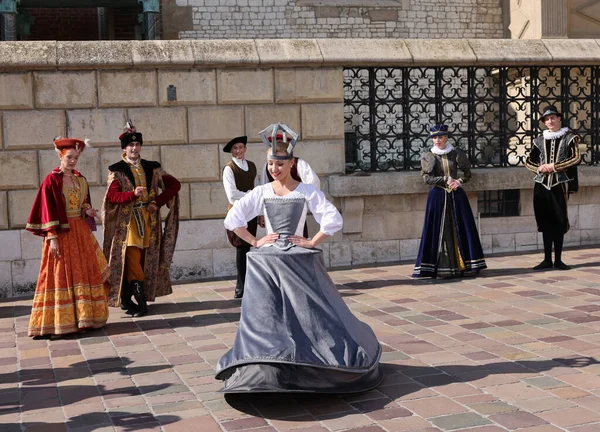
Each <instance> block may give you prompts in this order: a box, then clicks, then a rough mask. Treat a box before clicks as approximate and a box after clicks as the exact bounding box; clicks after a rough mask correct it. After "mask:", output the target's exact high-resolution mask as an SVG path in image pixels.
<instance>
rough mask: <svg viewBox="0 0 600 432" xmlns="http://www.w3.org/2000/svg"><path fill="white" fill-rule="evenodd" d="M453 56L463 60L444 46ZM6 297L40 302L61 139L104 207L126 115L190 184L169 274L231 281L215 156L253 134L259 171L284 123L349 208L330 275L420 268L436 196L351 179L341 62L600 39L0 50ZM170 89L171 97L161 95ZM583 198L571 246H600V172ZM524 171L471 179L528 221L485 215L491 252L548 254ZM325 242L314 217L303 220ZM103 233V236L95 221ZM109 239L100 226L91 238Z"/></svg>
mask: <svg viewBox="0 0 600 432" xmlns="http://www.w3.org/2000/svg"><path fill="white" fill-rule="evenodd" d="M450 48H453V50H450ZM0 58H1V59H2V63H0V130H1V133H0V166H1V167H2V169H1V170H0V245H2V247H1V248H0V297H5V296H16V295H21V294H25V293H30V292H31V291H32V289H33V287H34V285H35V281H36V278H37V274H38V271H39V264H40V254H41V239H40V238H38V237H35V236H33V235H31V234H30V233H29V232H26V231H24V230H23V227H24V225H25V223H26V220H27V216H28V213H29V210H30V208H31V204H32V201H33V197H34V195H35V193H36V190H37V188H38V186H39V184H40V182H41V180H42V179H43V178H44V176H45V175H46V174H47V173H48V172H49V171H50V170H51V169H52V168H53V167H54V166H57V165H58V159H57V156H56V154H55V152H54V151H53V149H52V144H51V141H52V138H53V137H54V136H56V135H63V136H64V135H68V136H77V137H83V136H87V137H89V138H91V140H92V143H93V146H94V147H93V148H91V149H89V150H86V153H84V154H83V156H82V158H81V160H80V164H79V168H80V170H81V171H82V172H83V173H84V175H86V177H87V178H88V180H89V182H90V185H91V192H92V201H93V204H94V205H95V207H99V206H100V203H101V201H102V198H103V195H104V191H105V183H106V176H107V166H108V165H109V164H110V163H112V162H114V161H117V160H118V159H119V157H120V147H119V145H118V140H117V137H118V135H119V134H120V132H121V128H122V127H123V124H124V122H125V120H126V119H127V118H131V119H132V120H133V122H134V123H135V124H136V125H137V126H138V128H139V130H140V131H142V132H143V133H144V142H145V144H144V148H143V155H144V157H145V158H147V159H154V160H158V161H160V162H161V163H162V165H163V166H164V167H165V169H166V170H167V171H169V172H171V173H173V174H174V175H175V176H176V177H177V178H179V179H180V180H181V181H182V183H183V187H182V191H181V199H182V205H181V219H182V221H181V227H180V234H179V239H178V243H177V251H176V254H175V258H174V263H173V267H172V276H173V279H174V280H176V281H177V280H193V279H201V278H212V277H221V276H229V275H232V274H233V273H234V271H235V270H234V249H233V248H232V247H230V246H229V245H228V243H227V241H226V238H225V234H224V229H223V222H222V218H223V216H224V214H225V209H226V206H227V200H226V197H225V194H224V192H223V188H222V184H221V180H220V179H221V170H222V167H223V166H224V164H225V163H226V162H227V160H228V158H227V155H226V154H225V153H223V152H222V151H221V149H222V146H223V144H224V143H226V142H227V141H228V140H229V139H230V138H231V137H233V136H237V135H241V134H247V135H248V136H249V139H250V142H249V153H248V157H249V159H250V160H253V161H255V162H257V163H258V165H259V166H260V165H261V163H262V161H264V151H265V149H264V147H263V146H262V144H260V143H259V138H258V134H257V132H258V131H259V130H260V129H261V128H263V127H265V126H266V125H268V124H270V123H272V122H276V121H282V122H286V123H287V124H289V125H290V126H291V127H292V128H294V129H295V130H297V131H298V132H300V134H301V142H300V144H299V145H298V150H297V153H298V155H300V156H301V157H303V158H305V159H306V160H308V161H309V163H310V164H311V165H312V166H313V168H314V169H315V170H316V171H317V172H318V173H319V175H320V176H321V178H322V182H321V184H322V188H323V190H324V191H325V192H326V193H327V194H328V195H329V197H330V198H331V199H332V201H333V202H334V203H335V204H336V205H337V206H338V207H339V208H340V210H341V211H342V213H343V216H344V219H345V224H344V229H343V232H339V233H337V234H336V235H335V236H333V237H332V238H330V239H328V241H327V242H326V243H324V244H323V250H324V252H325V260H326V262H327V264H328V265H331V266H341V265H356V264H367V263H375V262H391V261H398V260H401V259H402V260H407V259H413V258H414V256H415V254H416V252H417V246H418V241H419V236H420V232H421V226H422V220H423V213H424V203H425V197H426V193H427V188H426V187H425V185H424V184H423V183H422V180H421V179H420V177H419V175H418V173H414V172H406V173H400V172H399V173H381V174H379V173H378V174H373V175H371V176H368V177H358V176H344V175H341V173H342V172H343V170H344V141H343V136H344V124H343V123H344V120H343V97H344V89H343V76H342V75H343V66H344V65H348V66H358V65H390V66H411V65H412V66H415V65H427V66H431V65H433V66H435V65H453V64H488V65H489V64H492V65H493V64H507V63H510V64H515V65H518V64H524V65H529V64H541V63H543V64H597V63H599V62H600V46H598V43H597V42H596V41H593V40H585V41H569V40H548V41H510V40H461V41H453V40H444V41H431V40H424V41H414V40H413V41H404V40H398V39H383V40H360V41H357V40H348V39H338V40H332V39H327V40H255V41H253V40H246V41H139V42H136V41H128V42H5V43H2V44H0ZM169 86H175V87H176V89H177V92H176V93H177V99H176V100H169V99H168V98H167V88H168V87H169ZM581 172H582V174H581V175H580V181H581V185H582V192H580V193H579V194H578V195H576V196H574V198H573V199H572V201H571V209H570V211H571V218H572V224H573V230H572V231H571V232H570V233H569V235H568V237H567V240H568V244H569V245H583V244H590V243H598V242H600V227H599V226H598V223H597V221H598V220H600V200H599V196H598V193H597V192H596V189H597V188H596V186H597V185H600V175H599V174H598V169H597V167H591V168H590V167H582V168H581ZM531 183H532V182H531V176H530V175H529V174H528V173H527V172H526V170H525V169H524V168H520V169H490V170H475V171H474V180H473V182H472V183H470V184H469V185H468V188H467V190H468V192H469V194H470V195H469V196H470V198H471V200H472V205H473V208H474V210H475V211H477V204H476V199H475V196H476V192H477V191H479V190H493V189H520V190H521V216H519V217H514V218H494V219H485V220H483V219H482V220H481V235H482V240H483V243H484V247H485V249H486V252H488V253H489V252H506V251H519V250H530V249H535V248H538V247H539V246H540V243H539V238H538V235H537V233H536V232H535V226H534V222H533V217H532V211H531V188H532V184H531ZM309 227H310V230H311V232H316V230H317V227H316V225H315V223H314V220H310V221H309ZM100 229H101V227H100ZM97 234H98V235H100V232H97Z"/></svg>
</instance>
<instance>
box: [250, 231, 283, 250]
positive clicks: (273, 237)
mask: <svg viewBox="0 0 600 432" xmlns="http://www.w3.org/2000/svg"><path fill="white" fill-rule="evenodd" d="M278 238H279V234H277V233H271V234H267V235H266V236H264V237H262V238H261V239H260V240H256V242H255V243H254V247H257V248H259V247H262V246H264V245H266V244H273V243H275V242H276V241H277V239H278Z"/></svg>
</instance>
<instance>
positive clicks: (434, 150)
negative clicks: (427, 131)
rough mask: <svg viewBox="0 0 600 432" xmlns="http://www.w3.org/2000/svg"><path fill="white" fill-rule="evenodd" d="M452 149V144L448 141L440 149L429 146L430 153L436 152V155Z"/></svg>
mask: <svg viewBox="0 0 600 432" xmlns="http://www.w3.org/2000/svg"><path fill="white" fill-rule="evenodd" d="M452 150H454V146H453V145H452V144H450V143H448V144H446V147H444V148H443V149H440V148H438V147H436V146H433V147H431V153H433V154H436V155H444V154H448V153H450V152H451V151H452Z"/></svg>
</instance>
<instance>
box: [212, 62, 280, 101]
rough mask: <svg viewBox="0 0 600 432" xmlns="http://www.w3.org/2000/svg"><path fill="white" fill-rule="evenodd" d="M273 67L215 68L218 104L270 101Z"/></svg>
mask: <svg viewBox="0 0 600 432" xmlns="http://www.w3.org/2000/svg"><path fill="white" fill-rule="evenodd" d="M273 88H274V85H273V69H240V70H235V69H219V70H217V89H218V92H217V95H218V96H217V98H218V103H219V104H258V103H272V102H273V100H274V96H273V93H274V92H273Z"/></svg>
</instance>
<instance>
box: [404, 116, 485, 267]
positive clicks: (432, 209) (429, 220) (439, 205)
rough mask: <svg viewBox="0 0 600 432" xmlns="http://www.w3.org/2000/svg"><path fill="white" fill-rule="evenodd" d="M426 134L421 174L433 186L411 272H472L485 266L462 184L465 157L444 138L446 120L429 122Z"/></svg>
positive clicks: (467, 176)
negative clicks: (430, 143) (427, 142)
mask: <svg viewBox="0 0 600 432" xmlns="http://www.w3.org/2000/svg"><path fill="white" fill-rule="evenodd" d="M429 136H430V137H431V139H432V141H433V147H432V148H431V151H429V152H426V153H424V154H423V156H422V157H421V174H422V176H423V180H424V181H425V183H427V184H428V185H430V186H432V187H431V190H430V191H429V195H428V197H427V207H426V209H425V222H424V224H423V233H422V235H421V244H420V246H419V254H418V255H417V262H416V264H415V269H414V271H413V277H433V278H435V277H444V278H448V277H459V276H463V275H464V276H468V275H475V274H477V273H479V272H480V271H481V270H483V269H484V268H486V267H487V266H486V264H485V258H484V257H483V249H482V248H481V242H480V241H479V234H478V233H477V226H476V225H475V220H474V218H473V212H472V211H471V206H470V205H469V199H468V198H467V194H466V193H465V191H464V190H463V188H462V185H463V184H464V183H466V182H468V181H469V180H470V179H471V169H470V164H469V158H468V157H467V155H466V153H465V152H463V151H462V150H460V149H457V148H454V147H453V146H452V144H450V143H448V126H447V125H436V126H433V127H432V128H431V129H430V135H429ZM458 170H461V171H462V175H459V173H458Z"/></svg>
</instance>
